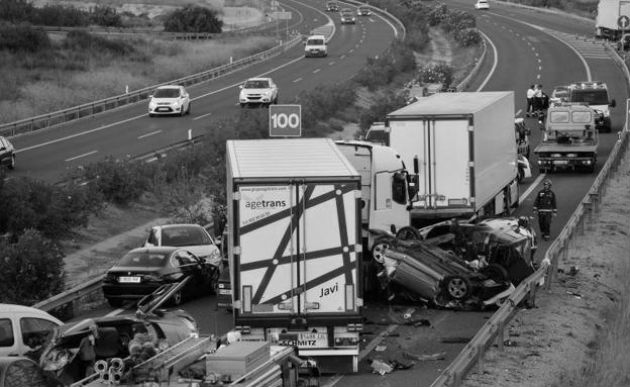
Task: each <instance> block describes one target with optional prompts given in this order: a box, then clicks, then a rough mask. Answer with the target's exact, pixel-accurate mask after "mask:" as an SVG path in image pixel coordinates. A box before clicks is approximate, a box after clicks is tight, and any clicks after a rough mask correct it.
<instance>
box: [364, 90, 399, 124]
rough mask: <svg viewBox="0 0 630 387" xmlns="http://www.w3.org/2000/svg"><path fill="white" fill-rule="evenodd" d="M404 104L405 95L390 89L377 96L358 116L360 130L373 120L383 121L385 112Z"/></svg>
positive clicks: (387, 112)
mask: <svg viewBox="0 0 630 387" xmlns="http://www.w3.org/2000/svg"><path fill="white" fill-rule="evenodd" d="M405 105H406V101H405V96H404V95H402V94H400V93H396V92H392V91H390V92H388V93H386V94H384V95H382V96H380V97H377V98H376V99H375V101H374V102H373V103H372V105H370V107H369V108H367V109H364V110H363V112H362V113H361V115H360V116H359V128H360V129H361V131H362V132H365V131H367V130H368V129H369V128H370V126H371V125H372V124H373V123H374V122H377V121H384V120H385V116H387V114H389V113H391V112H393V111H394V110H397V109H400V108H401V107H403V106H405Z"/></svg>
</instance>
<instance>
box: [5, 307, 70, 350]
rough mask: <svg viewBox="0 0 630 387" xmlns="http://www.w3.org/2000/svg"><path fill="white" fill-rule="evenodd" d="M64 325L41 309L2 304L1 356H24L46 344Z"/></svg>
mask: <svg viewBox="0 0 630 387" xmlns="http://www.w3.org/2000/svg"><path fill="white" fill-rule="evenodd" d="M62 325H63V322H61V320H59V319H58V318H56V317H54V316H51V315H50V314H48V313H46V312H44V311H43V310H41V309H37V308H31V307H30V306H23V305H16V304H0V356H24V355H25V354H26V353H27V352H29V351H31V350H33V349H35V348H34V347H37V346H39V345H42V344H44V342H45V341H46V339H47V338H48V336H49V335H50V334H52V332H53V330H54V329H55V328H57V327H60V326H62Z"/></svg>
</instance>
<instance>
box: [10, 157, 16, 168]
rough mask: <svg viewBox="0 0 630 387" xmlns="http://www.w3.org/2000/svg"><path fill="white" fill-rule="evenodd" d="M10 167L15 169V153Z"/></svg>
mask: <svg viewBox="0 0 630 387" xmlns="http://www.w3.org/2000/svg"><path fill="white" fill-rule="evenodd" d="M9 169H15V155H11V162H10V163H9Z"/></svg>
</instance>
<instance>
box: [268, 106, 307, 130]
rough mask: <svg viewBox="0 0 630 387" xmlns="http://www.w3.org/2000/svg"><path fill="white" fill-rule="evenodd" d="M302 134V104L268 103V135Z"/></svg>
mask: <svg viewBox="0 0 630 387" xmlns="http://www.w3.org/2000/svg"><path fill="white" fill-rule="evenodd" d="M300 136H302V105H269V137H300Z"/></svg>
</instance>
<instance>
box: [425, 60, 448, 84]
mask: <svg viewBox="0 0 630 387" xmlns="http://www.w3.org/2000/svg"><path fill="white" fill-rule="evenodd" d="M418 81H419V82H421V83H441V84H442V85H443V86H444V87H445V88H447V87H449V86H450V85H451V82H453V68H452V67H451V66H449V65H446V64H444V63H439V64H435V65H424V66H422V67H421V68H420V70H419V71H418Z"/></svg>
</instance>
